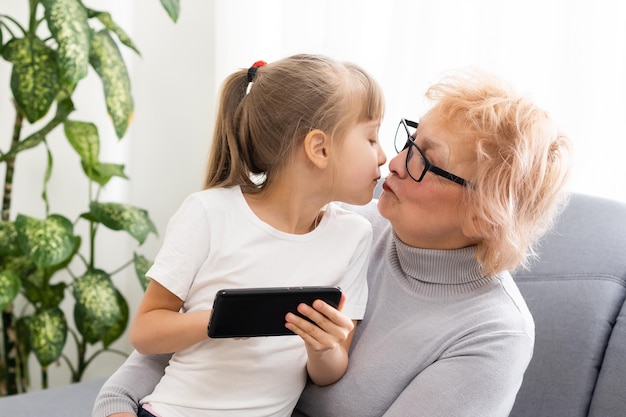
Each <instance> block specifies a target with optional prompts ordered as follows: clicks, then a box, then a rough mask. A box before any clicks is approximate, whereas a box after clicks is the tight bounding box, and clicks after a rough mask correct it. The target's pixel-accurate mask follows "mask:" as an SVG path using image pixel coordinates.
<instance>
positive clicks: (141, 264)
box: [133, 253, 153, 291]
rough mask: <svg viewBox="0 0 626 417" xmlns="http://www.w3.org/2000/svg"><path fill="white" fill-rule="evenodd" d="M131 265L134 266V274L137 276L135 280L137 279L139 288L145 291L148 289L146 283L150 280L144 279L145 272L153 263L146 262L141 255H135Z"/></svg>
mask: <svg viewBox="0 0 626 417" xmlns="http://www.w3.org/2000/svg"><path fill="white" fill-rule="evenodd" d="M133 263H134V264H135V273H136V274H137V279H139V284H140V285H141V288H143V290H144V291H145V290H146V288H148V283H149V282H150V280H149V279H148V277H146V272H148V269H150V267H151V266H152V264H153V262H152V261H150V260H148V259H147V258H146V257H145V256H143V255H137V254H136V253H135V256H134V257H133Z"/></svg>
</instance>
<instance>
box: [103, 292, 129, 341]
mask: <svg viewBox="0 0 626 417" xmlns="http://www.w3.org/2000/svg"><path fill="white" fill-rule="evenodd" d="M115 294H116V295H117V303H118V305H119V306H120V310H121V312H122V314H121V315H120V317H119V319H118V321H117V323H115V324H114V325H113V326H111V327H110V328H109V331H108V332H107V333H106V335H104V337H103V338H102V344H103V345H104V347H105V348H108V347H109V346H110V345H111V343H113V342H115V341H116V340H117V339H119V338H120V336H121V335H122V334H124V330H126V326H127V325H128V317H129V309H128V303H127V302H126V299H125V298H124V296H123V295H122V293H121V292H119V290H117V289H116V290H115Z"/></svg>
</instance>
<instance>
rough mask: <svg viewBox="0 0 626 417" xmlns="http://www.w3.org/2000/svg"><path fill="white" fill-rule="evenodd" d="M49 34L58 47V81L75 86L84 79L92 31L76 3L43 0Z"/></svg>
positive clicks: (75, 1)
mask: <svg viewBox="0 0 626 417" xmlns="http://www.w3.org/2000/svg"><path fill="white" fill-rule="evenodd" d="M41 3H42V4H43V5H44V7H45V10H46V11H45V17H46V21H47V22H48V28H49V29H50V33H52V36H53V37H54V39H55V40H56V41H57V43H58V45H59V47H58V50H57V53H58V63H59V72H60V74H61V79H62V81H63V82H64V83H66V84H68V85H72V86H73V85H76V83H78V81H80V80H81V79H83V78H85V77H86V76H87V69H88V67H89V43H90V36H91V28H90V27H89V25H88V23H87V12H86V10H85V8H84V7H83V5H82V4H81V3H80V2H79V1H77V0H42V1H41Z"/></svg>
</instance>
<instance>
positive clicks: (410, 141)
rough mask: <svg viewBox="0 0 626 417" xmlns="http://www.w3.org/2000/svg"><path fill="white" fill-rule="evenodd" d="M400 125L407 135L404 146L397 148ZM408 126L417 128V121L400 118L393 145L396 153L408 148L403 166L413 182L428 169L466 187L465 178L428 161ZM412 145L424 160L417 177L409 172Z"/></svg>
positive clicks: (422, 177) (418, 179)
mask: <svg viewBox="0 0 626 417" xmlns="http://www.w3.org/2000/svg"><path fill="white" fill-rule="evenodd" d="M400 126H404V130H405V131H406V135H407V140H406V143H405V144H404V147H403V148H402V149H398V145H397V143H396V140H395V139H396V138H397V137H398V130H400ZM409 126H411V127H412V128H414V129H416V130H417V127H418V126H419V123H417V122H414V121H412V120H408V119H404V118H403V119H400V123H399V124H398V128H397V129H396V136H395V137H394V144H393V145H394V147H395V148H396V152H398V153H401V152H404V150H405V149H406V148H409V150H408V152H407V153H406V161H405V167H406V172H407V173H408V174H409V176H410V177H411V179H412V180H413V181H415V182H422V179H424V175H426V173H427V172H428V171H430V172H432V173H433V174H435V175H439V176H440V177H443V178H446V179H448V180H450V181H452V182H455V183H457V184H459V185H460V186H462V187H466V186H467V184H468V181H467V180H465V179H463V178H461V177H459V176H458V175H454V174H453V173H451V172H448V171H446V170H445V169H442V168H439V167H438V166H436V165H433V163H432V162H430V159H428V157H426V154H425V153H424V151H423V150H422V149H421V148H420V147H419V146H418V145H417V143H415V138H414V137H413V135H412V134H411V132H409ZM413 147H415V149H417V151H418V152H419V154H420V155H421V157H422V160H423V161H424V169H423V171H422V174H421V175H420V176H419V177H418V178H415V177H414V176H413V174H411V171H410V170H409V161H410V160H411V156H413Z"/></svg>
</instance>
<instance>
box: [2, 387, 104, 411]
mask: <svg viewBox="0 0 626 417" xmlns="http://www.w3.org/2000/svg"><path fill="white" fill-rule="evenodd" d="M104 381H105V380H104V379H94V380H91V381H85V382H80V383H77V384H70V385H64V386H62V387H58V388H49V389H47V390H43V391H33V392H28V393H26V394H18V395H11V396H8V397H3V398H1V399H0V415H2V416H6V417H39V416H46V417H87V416H89V415H91V409H92V408H93V403H94V401H95V400H96V396H97V395H98V392H99V391H100V387H101V386H102V384H104Z"/></svg>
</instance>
